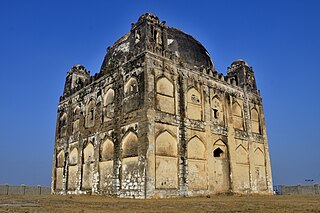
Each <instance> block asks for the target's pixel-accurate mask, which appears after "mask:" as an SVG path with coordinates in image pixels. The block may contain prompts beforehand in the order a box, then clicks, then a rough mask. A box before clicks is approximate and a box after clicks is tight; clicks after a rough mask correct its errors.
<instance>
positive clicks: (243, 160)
mask: <svg viewBox="0 0 320 213" xmlns="http://www.w3.org/2000/svg"><path fill="white" fill-rule="evenodd" d="M236 156H237V163H240V164H249V160H248V152H247V149H246V148H245V147H244V146H243V145H241V144H240V145H239V146H238V147H237V148H236Z"/></svg>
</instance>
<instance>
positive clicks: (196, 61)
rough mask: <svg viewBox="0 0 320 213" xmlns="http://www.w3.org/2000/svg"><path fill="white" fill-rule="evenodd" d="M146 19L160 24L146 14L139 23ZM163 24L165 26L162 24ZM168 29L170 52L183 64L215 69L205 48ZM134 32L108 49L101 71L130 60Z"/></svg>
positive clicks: (156, 19) (157, 20)
mask: <svg viewBox="0 0 320 213" xmlns="http://www.w3.org/2000/svg"><path fill="white" fill-rule="evenodd" d="M144 19H148V20H149V21H150V20H151V19H152V21H153V22H158V23H160V21H159V19H158V17H157V16H155V15H153V14H150V13H146V14H144V15H142V16H141V17H140V18H139V20H138V23H140V22H142V21H143V20H144ZM161 24H164V22H162V23H161ZM166 28H167V44H168V48H169V50H170V51H171V52H172V53H173V54H174V55H176V56H177V57H178V58H179V60H181V62H182V63H186V64H188V65H189V66H191V67H194V66H196V67H202V66H203V67H205V68H207V69H214V64H213V62H212V60H211V58H210V55H209V53H208V51H207V50H206V49H205V48H204V46H203V45H202V44H201V43H200V42H199V41H197V40H196V39H195V38H193V37H192V36H191V35H188V34H186V33H184V32H182V31H181V30H178V29H176V28H173V27H166ZM134 43H135V35H134V32H132V30H131V32H129V33H127V34H125V35H124V36H122V37H121V38H120V39H119V40H117V41H116V42H115V43H114V44H113V45H112V46H111V47H108V51H107V54H106V56H105V58H104V61H103V64H102V66H101V70H104V69H105V68H106V67H107V66H108V65H110V64H113V63H117V62H119V61H123V59H124V58H126V59H128V58H130V55H131V54H130V52H132V51H134V48H136V47H135V45H133V44H134Z"/></svg>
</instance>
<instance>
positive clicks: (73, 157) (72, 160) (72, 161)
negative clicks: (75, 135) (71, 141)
mask: <svg viewBox="0 0 320 213" xmlns="http://www.w3.org/2000/svg"><path fill="white" fill-rule="evenodd" d="M77 163H78V149H77V148H73V149H72V151H71V152H70V156H69V164H70V165H76V164H77Z"/></svg>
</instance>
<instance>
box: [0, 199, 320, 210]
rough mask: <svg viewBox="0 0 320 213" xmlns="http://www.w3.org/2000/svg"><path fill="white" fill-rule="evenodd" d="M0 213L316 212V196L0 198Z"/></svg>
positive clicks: (317, 208) (319, 206) (319, 202)
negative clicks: (141, 198)
mask: <svg viewBox="0 0 320 213" xmlns="http://www.w3.org/2000/svg"><path fill="white" fill-rule="evenodd" d="M0 212H24V213H26V212H132V213H138V212H192V213H195V212H207V213H209V212H210V213H211V212H212V213H213V212H320V195H274V196H262V195H248V196H247V195H231V196H230V195H229V196H228V195H212V196H210V197H194V198H173V199H151V200H137V199H120V198H110V197H105V196H82V195H81V196H74V195H73V196H70V195H67V196H61V195H60V196H59V195H48V196H22V195H19V196H18V195H11V196H10V195H9V196H7V195H0Z"/></svg>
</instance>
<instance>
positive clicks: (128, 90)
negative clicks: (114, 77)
mask: <svg viewBox="0 0 320 213" xmlns="http://www.w3.org/2000/svg"><path fill="white" fill-rule="evenodd" d="M137 92H139V90H138V81H137V78H136V77H131V78H129V80H128V81H127V82H126V83H125V85H124V93H125V96H128V95H131V94H135V93H137Z"/></svg>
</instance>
